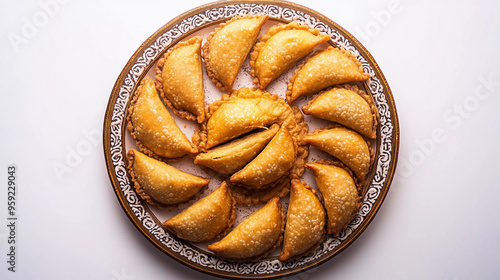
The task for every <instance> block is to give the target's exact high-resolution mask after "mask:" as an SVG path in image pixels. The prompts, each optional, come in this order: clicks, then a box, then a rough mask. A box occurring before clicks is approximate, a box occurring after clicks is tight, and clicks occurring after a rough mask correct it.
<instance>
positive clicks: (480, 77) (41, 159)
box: [0, 0, 500, 280]
mask: <svg viewBox="0 0 500 280" xmlns="http://www.w3.org/2000/svg"><path fill="white" fill-rule="evenodd" d="M45 2H47V1H9V2H6V1H4V3H3V5H2V9H1V10H0V23H1V24H0V38H1V39H0V50H1V51H0V65H1V66H2V67H1V70H0V73H1V76H0V77H1V83H0V92H1V97H2V98H1V100H0V104H1V109H0V136H1V137H0V186H2V187H0V279H108V280H109V279H115V280H125V279H129V280H131V279H181V278H182V279H201V278H203V279H208V278H209V277H208V276H205V275H204V274H201V273H199V272H197V271H194V270H192V269H189V268H187V267H184V266H183V265H181V264H178V263H177V262H175V261H174V260H172V259H170V258H169V257H168V256H166V255H165V254H163V253H161V252H160V251H159V250H158V249H156V248H155V247H154V246H153V245H152V244H150V242H149V241H147V240H146V239H145V238H144V237H143V236H142V235H141V234H140V233H139V231H138V230H137V229H136V228H135V227H134V226H133V225H132V223H131V222H130V221H129V219H128V218H127V217H126V215H125V214H124V212H123V211H122V209H121V206H120V205H119V203H118V200H117V199H116V196H115V194H114V192H113V190H112V187H111V184H110V181H109V179H108V175H107V172H106V166H105V162H104V156H103V148H102V123H103V119H104V112H105V109H106V105H107V102H108V98H109V96H110V93H111V90H112V87H113V85H114V83H115V81H116V79H117V77H118V75H119V73H120V71H121V70H122V68H123V67H124V66H125V64H126V62H127V61H128V59H129V57H130V56H131V55H132V54H133V53H134V51H135V50H136V49H137V48H138V47H139V46H140V45H141V43H142V42H143V41H144V40H146V39H147V38H148V37H149V36H150V35H151V34H152V33H153V32H155V31H156V30H157V29H158V28H160V27H161V26H162V25H164V24H165V23H167V22H168V21H169V20H171V19H173V18H174V17H175V16H177V15H179V14H181V13H183V12H185V11H187V10H189V9H192V8H195V7H197V6H199V5H202V4H205V3H207V2H206V1H140V2H139V1H137V2H132V1H106V2H104V1H65V3H64V4H62V3H61V4H57V6H53V7H52V8H53V9H52V11H53V12H51V13H50V15H48V13H47V12H46V11H45V10H44V8H43V7H42V6H43V4H41V3H45ZM48 2H50V1H48ZM61 2H62V1H61ZM295 2H297V3H299V4H302V5H305V6H307V7H310V8H312V9H314V10H316V11H319V12H321V13H322V14H324V15H326V16H327V17H329V18H331V19H332V20H334V21H335V22H337V23H338V24H340V25H341V26H343V27H344V28H346V29H347V30H349V31H350V32H351V33H353V34H355V35H356V36H357V37H358V38H359V39H360V40H361V41H362V43H364V45H365V46H366V47H367V48H368V50H369V51H370V52H371V54H372V55H373V57H374V58H375V60H376V61H377V62H378V64H379V66H380V67H381V69H382V71H383V73H384V74H385V76H386V78H387V80H388V82H389V85H390V86H391V89H392V92H393V95H394V98H395V100H396V105H397V110H398V114H399V121H400V127H401V145H400V153H399V159H400V160H399V165H398V170H397V174H396V178H395V181H394V183H393V184H392V186H391V189H390V191H389V194H388V196H387V198H386V200H385V202H384V203H383V205H382V207H381V208H380V211H379V212H378V214H377V216H376V217H375V219H374V220H373V221H372V223H371V224H370V226H369V227H368V228H367V230H366V231H365V232H364V233H363V234H362V235H361V237H360V238H359V239H358V240H356V241H355V242H354V243H353V244H352V245H351V246H350V247H349V248H347V250H345V251H344V252H343V253H341V254H340V255H338V256H337V257H335V258H333V259H332V260H330V261H328V262H327V263H325V264H323V265H321V266H320V267H318V268H316V269H313V270H310V271H307V272H305V273H302V274H299V275H296V276H294V277H292V278H293V279H333V278H335V279H498V275H497V274H498V273H499V272H500V268H499V266H498V259H499V257H500V253H499V250H500V245H499V244H500V243H499V242H498V240H497V238H498V234H499V233H500V223H499V218H500V206H499V205H500V203H498V198H499V197H500V188H499V187H500V186H499V183H498V181H499V180H498V175H497V174H499V171H498V170H499V169H500V161H499V160H498V158H499V156H500V152H499V145H498V143H499V142H500V110H499V109H498V106H499V105H500V97H499V93H500V68H499V67H498V63H499V62H500V58H499V55H498V53H499V50H500V39H499V38H500V36H498V30H499V29H500V17H499V16H498V12H500V4H499V2H498V1H497V2H495V1H482V2H479V1H460V2H458V1H440V2H439V3H438V2H437V1H389V0H378V1H311V0H310V1H303V0H302V1H295ZM54 7H57V9H54ZM41 14H45V15H46V16H45V18H44V16H43V15H41ZM47 15H48V16H47ZM34 17H35V18H34ZM37 17H39V18H37ZM44 19H46V20H45V21H44ZM30 23H36V24H37V25H35V30H33V29H32V30H30V32H28V31H26V30H24V34H23V28H24V29H26V27H25V26H26V25H28V24H30ZM16 36H17V37H16ZM14 37H15V38H16V39H17V41H16V40H14V41H12V40H13V38H14ZM78 149H80V151H84V153H83V154H81V153H80V158H79V160H78V161H75V162H71V166H69V165H68V162H67V160H68V157H70V155H71V154H72V153H74V152H75V151H77V150H78ZM9 164H15V165H17V177H18V188H17V199H18V208H17V216H18V217H19V220H18V228H17V230H18V231H17V241H18V247H17V248H18V251H17V265H16V269H17V272H16V273H12V272H9V271H7V263H6V258H7V256H6V254H7V247H8V246H7V237H8V234H7V227H6V224H7V221H6V218H7V211H6V195H7V183H6V182H7V166H8V165H9ZM58 164H62V165H66V166H68V169H66V170H65V171H66V172H65V173H64V174H59V175H60V176H59V177H58V176H57V172H55V171H54V166H57V165H58Z"/></svg>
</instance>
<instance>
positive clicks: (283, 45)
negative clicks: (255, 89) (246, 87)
mask: <svg viewBox="0 0 500 280" xmlns="http://www.w3.org/2000/svg"><path fill="white" fill-rule="evenodd" d="M328 40H330V36H328V35H324V34H319V31H318V30H317V29H311V28H309V27H308V26H306V25H300V24H299V23H298V22H296V21H292V22H290V23H289V24H287V25H283V24H279V25H276V26H273V27H271V28H269V30H268V31H267V32H266V34H264V35H263V36H262V37H260V39H259V42H258V43H257V44H256V45H255V48H254V50H253V51H252V53H251V54H250V59H251V60H250V66H251V67H252V70H251V71H250V75H252V76H254V77H255V79H254V84H256V85H258V86H259V88H261V89H265V88H266V87H267V85H268V84H269V83H270V82H271V81H272V80H274V79H276V78H277V77H278V76H280V75H281V74H283V73H285V72H286V71H287V70H288V69H290V68H291V67H292V66H293V65H295V63H297V61H299V60H300V59H301V58H303V57H304V56H306V55H307V54H308V53H310V52H311V51H312V50H313V49H314V48H315V47H316V46H317V45H319V44H321V43H325V42H326V41H328Z"/></svg>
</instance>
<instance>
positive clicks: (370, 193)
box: [110, 4, 393, 274]
mask: <svg viewBox="0 0 500 280" xmlns="http://www.w3.org/2000/svg"><path fill="white" fill-rule="evenodd" d="M246 14H268V15H269V16H270V17H273V18H278V19H283V20H287V21H291V20H296V21H298V22H300V23H302V24H307V25H309V26H311V27H313V28H317V29H319V30H320V31H321V32H323V33H326V34H328V35H330V36H331V40H332V41H333V42H334V43H335V44H337V46H339V47H342V48H345V49H347V50H349V51H350V52H352V53H353V54H354V55H356V57H357V58H358V60H359V61H360V62H361V64H362V66H363V69H364V71H365V72H367V73H369V74H371V75H372V77H371V78H370V79H369V80H368V81H367V83H368V85H369V89H370V91H371V94H372V95H373V98H374V101H375V104H376V106H377V108H378V111H379V113H380V127H381V130H380V137H381V139H380V147H379V156H378V158H377V159H376V162H375V165H374V168H375V171H374V172H375V174H374V177H373V180H372V182H371V184H370V186H369V187H368V190H367V192H366V195H365V197H364V198H363V203H362V205H361V207H360V209H359V211H358V213H357V214H356V215H355V217H354V219H353V220H352V221H351V223H350V224H349V225H348V227H347V228H346V229H345V230H343V231H342V232H341V234H340V236H339V237H337V238H334V237H331V236H330V237H329V238H327V239H326V240H325V241H324V242H323V243H322V244H321V246H320V247H319V248H318V249H317V250H316V251H315V252H314V253H313V254H311V255H309V256H306V257H303V258H300V259H298V260H295V261H291V262H285V263H282V262H280V261H278V260H277V259H264V260H261V261H259V262H256V263H231V262H227V261H223V260H220V259H219V258H217V257H213V256H211V255H207V254H205V253H203V252H201V251H199V250H198V249H197V248H193V247H192V246H190V245H189V244H185V243H182V242H180V241H178V240H176V239H175V238H173V237H172V236H171V235H170V234H169V233H168V232H166V231H165V230H164V229H163V228H162V227H161V225H158V224H156V222H155V220H154V219H153V217H152V216H151V215H150V213H149V212H147V211H146V209H145V208H144V207H143V205H142V204H141V201H140V199H139V197H138V195H137V193H136V192H135V190H134V189H133V188H132V186H131V184H130V182H129V180H128V177H127V171H126V165H125V162H124V159H123V151H122V147H123V141H124V139H123V135H122V127H123V126H124V125H125V123H124V117H125V110H126V107H127V103H128V102H129V98H130V95H131V94H132V91H133V89H134V87H135V85H136V84H137V82H138V79H139V77H140V76H141V74H142V73H143V72H144V71H145V69H146V68H147V66H148V65H150V64H151V63H153V62H154V61H155V59H156V58H157V57H158V55H159V54H160V53H162V51H163V50H164V49H165V48H166V47H168V46H169V45H170V44H171V43H172V42H174V41H175V39H177V38H179V37H180V36H182V35H183V34H185V33H187V32H189V31H191V30H193V29H196V28H198V27H200V26H202V25H204V24H206V23H210V22H213V21H217V20H221V19H226V18H231V17H234V16H237V15H246ZM391 120H392V116H391V111H390V108H389V104H388V102H387V100H386V97H385V95H384V92H383V87H382V84H381V83H380V81H379V79H378V78H377V77H376V74H375V72H374V70H373V69H372V68H371V66H370V64H369V63H368V61H367V60H366V59H365V58H364V57H363V56H361V55H360V53H359V52H358V50H357V49H356V48H355V47H354V45H353V44H352V43H351V42H349V40H348V39H346V38H345V37H344V36H342V35H341V34H340V33H339V32H338V31H336V30H334V29H332V28H331V27H330V26H328V25H327V24H325V23H323V22H321V21H319V20H318V19H317V18H316V17H314V16H312V15H310V14H307V13H304V12H302V11H297V10H294V9H291V8H284V7H280V6H277V5H265V4H238V5H227V6H224V7H221V8H213V9H209V10H206V11H203V12H201V13H199V14H196V15H193V16H191V17H189V18H186V19H184V20H182V21H181V22H180V23H178V24H177V25H175V26H173V27H172V28H170V29H169V30H168V31H167V32H165V33H164V34H162V35H161V36H160V37H159V38H158V39H157V40H156V41H155V42H154V43H153V44H151V45H150V46H149V47H147V48H146V49H145V50H144V52H143V53H142V55H140V57H139V58H138V59H137V61H136V62H134V65H133V66H132V68H131V70H130V72H129V73H127V75H126V77H125V79H124V82H123V85H122V86H121V88H120V91H119V94H118V96H117V99H116V103H115V104H114V109H113V113H112V119H111V131H110V154H111V159H112V164H113V167H114V170H115V175H116V178H117V181H118V182H119V185H120V188H121V191H122V192H123V195H124V197H125V198H126V200H127V203H128V205H129V207H130V208H131V209H132V211H133V213H134V214H135V215H136V217H137V218H138V219H139V220H140V221H141V223H142V225H143V226H144V228H146V229H147V230H148V231H149V232H150V233H151V234H152V235H153V236H155V238H157V239H158V240H159V241H161V242H162V243H163V244H164V245H165V246H166V247H167V248H169V249H171V250H172V251H174V252H176V253H178V254H179V255H181V256H183V257H185V258H186V259H187V260H189V261H191V262H193V263H197V264H200V265H202V266H205V267H207V268H212V269H215V270H219V271H224V272H234V273H239V274H268V273H273V272H277V271H283V270H288V269H292V268H296V267H298V266H301V265H304V264H307V263H309V262H311V261H313V260H316V259H318V258H320V257H321V256H323V255H324V254H327V253H328V252H330V251H332V250H333V249H335V248H336V247H337V246H338V245H340V244H341V242H342V241H343V240H345V239H346V238H348V237H349V235H351V234H352V233H353V232H354V231H355V230H356V228H358V226H359V225H360V224H361V223H362V222H363V221H364V219H365V217H366V216H367V215H368V214H369V213H370V211H371V210H372V207H373V205H374V203H375V202H376V201H377V199H378V198H379V195H380V192H381V190H382V187H383V185H384V183H385V180H386V176H387V173H388V170H389V167H390V164H391V160H392V156H391V150H392V141H393V139H392V134H393V125H392V122H391Z"/></svg>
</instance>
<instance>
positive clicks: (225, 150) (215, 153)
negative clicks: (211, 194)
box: [194, 124, 280, 174]
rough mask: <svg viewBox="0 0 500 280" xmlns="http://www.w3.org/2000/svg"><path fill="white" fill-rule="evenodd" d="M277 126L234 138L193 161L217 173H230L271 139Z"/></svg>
mask: <svg viewBox="0 0 500 280" xmlns="http://www.w3.org/2000/svg"><path fill="white" fill-rule="evenodd" d="M279 128H280V127H279V125H277V124H274V125H273V126H271V127H270V128H269V129H266V130H264V131H261V132H257V133H253V134H250V135H248V136H245V137H243V138H241V139H236V140H234V141H232V142H229V143H226V144H223V145H221V146H218V147H215V148H213V149H211V150H209V151H208V152H206V153H200V154H198V155H197V156H196V158H195V159H194V163H195V164H199V165H203V166H205V167H208V168H210V169H212V170H215V171H217V172H219V173H224V174H232V173H234V172H236V171H238V170H240V169H241V168H243V167H244V166H245V165H246V164H247V163H249V162H250V161H251V160H252V159H253V158H255V156H256V155H257V154H258V153H259V152H261V151H262V150H263V149H264V148H265V147H266V145H267V143H269V141H271V139H272V138H273V137H274V135H275V134H276V132H278V130H279Z"/></svg>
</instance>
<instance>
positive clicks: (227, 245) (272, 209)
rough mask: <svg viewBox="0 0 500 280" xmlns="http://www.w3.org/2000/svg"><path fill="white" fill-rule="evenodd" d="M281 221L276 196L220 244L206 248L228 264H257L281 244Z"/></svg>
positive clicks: (279, 205)
mask: <svg viewBox="0 0 500 280" xmlns="http://www.w3.org/2000/svg"><path fill="white" fill-rule="evenodd" d="M284 218H285V215H284V213H283V209H282V206H281V202H280V199H279V198H278V197H275V198H273V199H271V200H270V201H269V202H268V203H267V204H266V205H265V206H264V207H262V208H260V209H259V210H257V211H255V212H254V213H252V214H251V215H250V216H248V217H247V218H246V219H245V220H243V221H242V222H241V223H240V224H239V225H238V226H236V228H234V230H233V231H231V232H230V233H229V234H228V235H226V236H225V237H224V238H223V239H222V240H221V241H218V242H215V243H213V244H210V245H208V250H210V251H212V252H214V254H215V255H217V256H219V257H221V258H224V259H228V260H231V261H236V262H247V261H250V262H256V261H258V260H259V259H261V258H264V257H265V256H267V255H268V254H269V253H271V252H272V251H274V249H276V247H277V246H279V245H280V243H281V240H282V239H283V227H284V224H285V222H284Z"/></svg>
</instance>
